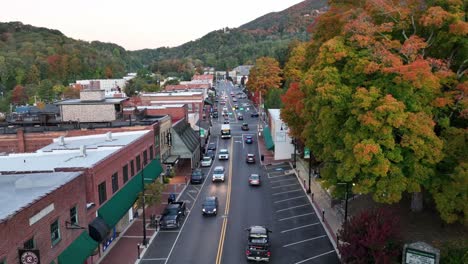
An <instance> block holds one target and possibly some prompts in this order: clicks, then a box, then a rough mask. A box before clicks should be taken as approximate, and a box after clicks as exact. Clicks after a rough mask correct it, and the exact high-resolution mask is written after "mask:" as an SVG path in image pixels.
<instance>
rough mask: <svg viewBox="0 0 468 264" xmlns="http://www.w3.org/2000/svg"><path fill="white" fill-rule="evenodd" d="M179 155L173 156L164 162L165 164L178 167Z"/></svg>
mask: <svg viewBox="0 0 468 264" xmlns="http://www.w3.org/2000/svg"><path fill="white" fill-rule="evenodd" d="M179 157H180V156H179V155H171V156H169V157H167V158H166V159H165V160H164V164H169V165H172V166H174V165H176V164H177V162H179Z"/></svg>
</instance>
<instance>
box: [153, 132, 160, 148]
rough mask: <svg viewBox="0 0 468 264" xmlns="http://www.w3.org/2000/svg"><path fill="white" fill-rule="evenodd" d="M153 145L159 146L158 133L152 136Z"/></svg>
mask: <svg viewBox="0 0 468 264" xmlns="http://www.w3.org/2000/svg"><path fill="white" fill-rule="evenodd" d="M154 145H155V147H158V146H159V135H156V136H154Z"/></svg>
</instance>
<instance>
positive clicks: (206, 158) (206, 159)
mask: <svg viewBox="0 0 468 264" xmlns="http://www.w3.org/2000/svg"><path fill="white" fill-rule="evenodd" d="M203 161H211V158H210V157H204V158H203Z"/></svg>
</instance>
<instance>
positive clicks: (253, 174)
mask: <svg viewBox="0 0 468 264" xmlns="http://www.w3.org/2000/svg"><path fill="white" fill-rule="evenodd" d="M250 176H258V174H256V173H252V174H250Z"/></svg>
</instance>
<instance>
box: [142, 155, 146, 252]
mask: <svg viewBox="0 0 468 264" xmlns="http://www.w3.org/2000/svg"><path fill="white" fill-rule="evenodd" d="M142 164H143V166H142V169H141V187H142V188H143V189H142V201H143V246H145V247H146V214H145V211H146V210H145V173H144V171H145V164H144V162H142Z"/></svg>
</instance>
